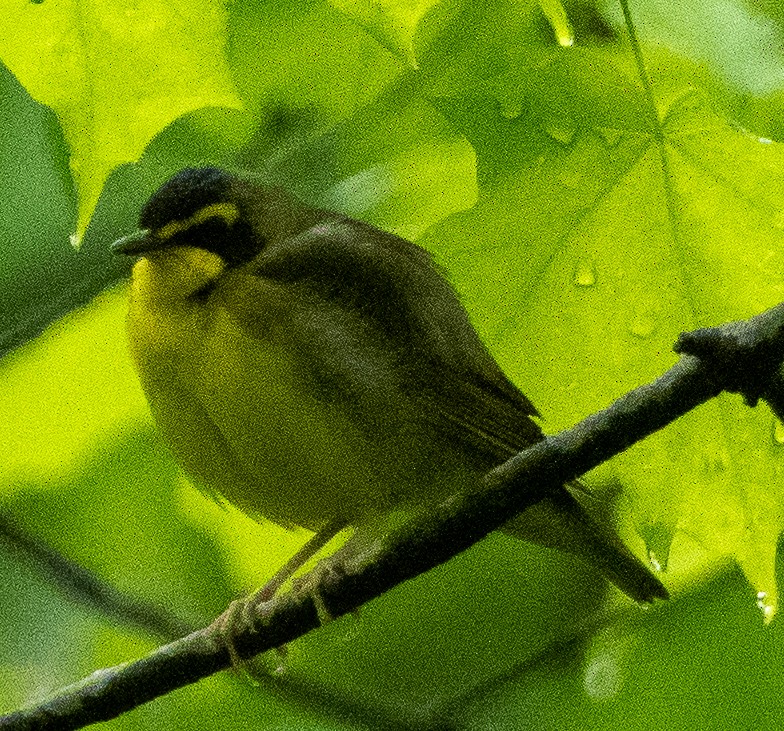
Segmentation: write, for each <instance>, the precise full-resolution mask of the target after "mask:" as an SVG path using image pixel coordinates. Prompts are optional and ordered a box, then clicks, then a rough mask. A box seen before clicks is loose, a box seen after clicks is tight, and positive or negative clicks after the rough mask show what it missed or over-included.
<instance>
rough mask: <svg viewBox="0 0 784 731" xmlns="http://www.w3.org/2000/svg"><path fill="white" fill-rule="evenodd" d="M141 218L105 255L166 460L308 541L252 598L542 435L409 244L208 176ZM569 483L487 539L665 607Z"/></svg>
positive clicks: (191, 173) (176, 184) (178, 188)
mask: <svg viewBox="0 0 784 731" xmlns="http://www.w3.org/2000/svg"><path fill="white" fill-rule="evenodd" d="M140 224H141V230H140V231H138V232H136V233H135V234H132V235H130V236H127V237H125V238H123V239H120V240H119V241H118V242H116V243H115V244H114V246H113V250H114V251H115V252H118V253H123V254H129V255H138V256H140V257H141V258H140V259H139V261H138V262H137V263H136V265H135V267H134V270H133V280H132V287H131V299H130V315H129V321H128V322H129V339H130V347H131V353H132V356H133V359H134V361H135V364H136V367H137V369H138V373H139V378H140V379H141V383H142V386H143V388H144V391H145V393H146V395H147V398H148V400H149V403H150V408H151V410H152V413H153V416H154V418H155V421H156V422H157V424H158V426H159V428H160V430H161V432H162V433H163V435H164V437H165V439H166V440H167V442H168V444H169V446H170V448H171V450H172V453H173V454H174V457H175V458H176V460H177V461H178V462H179V463H180V465H181V466H182V467H183V469H184V470H185V471H186V473H187V474H188V475H189V476H190V477H191V478H192V479H193V481H194V482H195V483H196V485H197V486H199V487H201V488H202V489H204V490H205V491H208V492H210V493H212V494H219V495H220V496H222V497H224V498H225V499H226V500H228V501H230V502H232V503H233V504H235V505H236V506H238V507H239V508H240V509H242V510H243V511H245V512H247V513H248V514H250V515H251V516H254V515H255V516H263V517H264V518H268V519H269V520H272V521H274V522H276V523H279V524H281V525H284V526H303V527H304V528H307V529H309V530H311V531H315V532H316V536H315V537H314V539H313V541H312V542H311V543H310V544H309V545H308V546H306V549H304V550H303V552H302V553H301V554H298V555H297V557H295V558H294V559H293V560H292V561H291V562H289V564H287V566H286V567H285V569H284V570H282V571H281V572H279V575H278V576H277V577H276V578H275V579H274V580H273V582H272V583H271V584H270V585H268V586H267V588H266V591H267V595H269V594H271V593H273V592H274V591H275V589H276V588H277V587H278V586H279V585H280V583H281V582H282V581H283V580H284V579H285V578H286V576H288V575H289V574H290V573H291V572H292V571H293V570H295V569H296V567H297V564H299V563H301V562H302V560H303V559H304V557H305V555H306V554H309V553H313V552H314V551H315V550H316V549H317V548H319V547H320V546H321V545H323V544H324V543H325V542H326V541H327V540H328V539H329V538H330V537H331V536H332V535H334V534H335V533H336V532H338V531H339V530H340V529H342V528H344V527H346V526H353V527H355V528H357V529H362V528H364V527H368V526H372V525H373V523H374V521H377V520H378V519H379V517H381V516H384V515H385V514H387V513H388V512H389V511H392V510H398V509H400V510H406V509H407V508H410V509H423V508H424V509H426V508H427V505H428V504H433V503H435V502H437V501H441V500H443V499H444V498H446V497H448V496H449V495H450V494H454V493H456V492H458V491H462V490H466V489H470V488H471V486H472V485H475V484H476V483H477V480H478V479H479V478H480V477H481V476H482V475H483V474H484V473H485V472H487V470H489V469H491V468H493V467H495V466H496V465H498V464H499V463H501V462H502V461H504V460H506V459H507V458H508V457H510V456H511V455H512V454H514V453H515V452H517V451H520V450H522V449H525V448H526V447H527V446H529V445H531V444H532V443H534V442H536V441H538V440H540V439H542V438H543V435H542V432H541V430H540V428H539V426H538V425H537V424H536V423H535V422H534V421H533V419H532V417H534V416H537V415H538V414H537V411H536V409H535V408H534V406H533V405H532V404H531V402H530V401H529V400H528V399H527V398H526V397H525V396H524V395H523V394H522V393H521V392H520V391H519V390H518V388H517V387H516V386H515V385H514V384H513V383H512V382H511V381H510V380H509V379H508V378H507V377H506V376H505V375H504V374H503V372H502V371H501V369H500V368H499V366H498V365H497V363H496V362H495V360H494V359H493V358H492V356H491V355H490V354H489V352H488V351H487V349H486V348H485V346H484V345H483V344H482V342H481V341H480V339H479V337H478V335H477V334H476V332H475V330H474V328H473V327H472V326H471V323H470V321H469V318H468V315H467V314H466V311H465V309H464V308H463V306H462V305H461V304H460V302H459V300H458V298H457V296H456V294H455V292H454V291H453V289H452V288H451V286H450V285H449V284H448V283H447V281H446V279H445V278H444V277H443V276H442V275H441V273H440V272H439V271H438V269H437V268H436V267H435V265H434V264H433V261H432V260H431V258H430V256H429V255H428V253H427V252H425V251H424V250H423V249H421V248H420V247H418V246H416V245H415V244H413V243H411V242H409V241H406V240H404V239H401V238H399V237H397V236H394V235H392V234H389V233H385V232H384V231H380V230H379V229H376V228H374V227H373V226H370V225H368V224H366V223H362V222H360V221H356V220H353V219H351V218H348V217H346V216H343V215H341V214H339V213H332V212H329V211H325V210H320V209H318V208H313V207H311V206H308V205H305V204H304V203H302V202H300V201H298V200H296V199H295V198H293V197H291V196H290V195H288V194H287V193H285V192H284V191H282V190H280V189H274V188H265V187H261V186H259V185H257V184H255V183H254V182H252V181H250V180H246V179H243V178H241V177H239V176H236V175H233V174H230V173H228V172H225V171H223V170H220V169H217V168H197V169H196V168H194V169H186V170H183V171H181V172H180V173H178V174H176V175H175V176H174V177H172V178H171V179H170V180H169V181H167V182H166V183H164V185H163V186H161V188H159V189H158V190H157V191H156V192H155V193H154V194H153V196H152V197H151V198H150V200H149V201H148V202H147V204H146V205H145V206H144V208H143V210H142V213H141V218H140ZM575 488H577V489H578V490H577V491H578V492H579V491H580V489H579V488H580V486H579V484H577V483H575V484H574V485H571V486H564V487H563V488H562V489H561V490H559V491H558V492H557V493H556V494H553V495H552V496H550V497H548V498H547V499H545V500H543V501H542V502H541V503H539V504H537V505H535V506H533V507H531V508H529V509H527V510H526V511H524V512H523V513H521V514H520V515H519V516H518V517H517V518H515V520H513V521H512V522H511V523H509V524H508V525H507V526H506V528H505V530H506V531H507V532H509V533H512V534H515V535H518V536H520V537H522V538H524V539H527V540H532V541H534V542H537V543H540V544H542V545H546V546H549V547H556V548H560V549H563V550H567V551H571V552H573V553H575V554H577V555H579V556H581V557H583V558H584V559H586V560H587V561H588V562H590V563H592V564H593V565H595V566H596V567H598V568H599V569H600V570H601V571H602V572H603V573H604V575H605V576H606V577H607V578H608V579H609V580H610V581H612V582H614V583H615V584H616V585H617V586H618V587H619V588H620V589H622V590H623V591H624V592H626V593H627V594H628V595H629V596H630V597H632V598H633V599H635V600H637V601H641V602H649V601H652V600H653V599H654V598H656V597H659V598H666V597H667V591H666V589H665V588H664V586H663V585H662V584H661V583H660V581H659V580H658V579H657V578H656V577H655V576H654V575H652V574H651V572H650V571H649V570H648V569H647V568H646V567H645V566H644V565H643V564H642V562H641V561H640V560H639V559H637V558H636V557H635V556H634V555H633V554H632V553H631V551H629V549H628V548H627V547H626V546H625V545H624V544H623V543H622V542H621V541H620V539H619V538H618V537H617V536H616V535H615V534H614V533H613V532H612V531H611V530H610V529H609V528H607V527H606V526H602V525H600V524H598V523H597V522H596V521H594V520H593V519H592V518H591V517H590V516H589V515H588V513H587V512H586V511H585V510H584V509H583V507H582V505H581V504H580V503H579V502H578V501H577V499H576V498H575V496H574V494H573V492H574V490H575ZM583 490H584V488H583ZM586 497H588V496H587V495H586Z"/></svg>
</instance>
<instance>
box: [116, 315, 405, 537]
mask: <svg viewBox="0 0 784 731" xmlns="http://www.w3.org/2000/svg"><path fill="white" fill-rule="evenodd" d="M132 322H133V319H132ZM162 327H166V326H165V325H164V324H163V323H160V322H159V323H158V324H157V325H156V326H155V327H153V328H151V329H150V331H149V334H148V336H145V333H144V332H139V331H138V330H139V328H138V325H137V332H135V333H133V335H132V338H131V341H132V342H133V343H135V348H134V356H135V358H136V361H137V366H138V369H139V372H140V375H141V380H142V384H143V386H144V389H145V391H146V393H147V398H148V401H149V402H150V406H151V410H152V412H153V415H154V417H155V420H156V422H157V424H158V426H159V428H160V429H161V431H162V432H163V434H164V436H165V438H166V439H167V441H168V443H169V445H170V447H171V449H172V452H173V453H174V456H175V458H176V459H177V460H178V462H180V464H181V465H182V467H183V468H184V469H185V471H186V472H187V473H189V474H190V475H191V476H192V477H193V478H195V481H196V483H197V484H199V485H201V486H202V487H204V488H206V489H207V490H208V491H214V492H218V493H219V494H221V495H222V496H223V497H225V498H226V499H227V500H229V501H230V502H232V503H234V504H235V505H237V506H238V507H239V508H241V509H242V510H244V511H246V512H248V513H250V514H252V515H262V516H264V517H266V518H268V519H270V520H273V521H275V522H278V523H280V524H283V525H291V524H293V525H301V526H304V527H306V528H310V529H317V528H318V527H320V526H321V525H323V524H324V523H326V522H327V521H329V520H333V519H336V518H340V519H344V520H345V521H346V522H347V523H356V522H358V520H360V519H362V518H363V517H366V516H367V515H368V514H372V513H374V512H376V511H383V510H387V509H389V508H390V507H393V506H394V505H395V504H397V503H399V502H400V496H401V495H406V494H409V493H410V492H411V488H410V485H409V484H408V481H409V475H408V474H404V473H406V470H394V469H391V470H390V468H389V463H390V460H389V459H388V457H389V455H384V454H381V453H380V452H379V449H378V445H377V444H374V440H373V438H372V437H373V435H372V434H368V433H366V432H363V430H362V429H361V427H360V426H359V425H357V424H355V423H353V422H352V420H351V419H350V418H349V416H348V415H347V414H346V413H345V412H344V411H342V410H341V409H340V408H339V407H338V405H335V404H330V403H325V402H323V401H319V400H318V399H317V398H315V397H314V395H313V394H312V393H309V392H308V390H307V389H305V388H304V387H303V383H302V381H301V378H300V377H299V376H298V373H297V369H296V367H295V366H294V364H293V362H292V357H291V353H290V352H289V349H288V348H287V346H286V345H285V344H283V343H276V342H272V341H264V340H259V339H257V338H251V337H249V336H247V335H245V334H244V333H243V332H242V331H240V330H239V328H237V327H236V326H235V325H234V324H233V323H232V321H231V319H230V318H229V317H228V316H227V315H226V313H225V311H222V310H220V309H217V310H215V311H213V312H212V314H211V316H210V318H208V319H204V318H201V317H200V316H199V315H198V314H195V315H194V318H193V319H192V321H191V324H190V326H188V327H183V320H182V318H180V319H179V320H178V329H177V331H176V332H178V333H179V336H178V340H177V342H172V340H171V339H170V338H167V339H165V340H162V339H161V338H160V337H157V336H156V335H155V333H160V332H161V331H162V330H161V328H162ZM166 331H167V332H169V333H172V332H174V331H173V330H171V329H168V330H166ZM379 467H380V468H379Z"/></svg>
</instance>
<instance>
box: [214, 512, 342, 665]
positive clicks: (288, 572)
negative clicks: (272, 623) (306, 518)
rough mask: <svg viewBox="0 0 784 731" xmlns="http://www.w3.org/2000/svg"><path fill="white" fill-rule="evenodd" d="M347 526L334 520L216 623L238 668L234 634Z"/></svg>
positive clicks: (219, 634) (249, 623) (216, 628)
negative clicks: (255, 590) (262, 584)
mask: <svg viewBox="0 0 784 731" xmlns="http://www.w3.org/2000/svg"><path fill="white" fill-rule="evenodd" d="M345 527H346V523H345V521H342V520H334V521H331V522H330V523H327V525H325V526H324V527H323V528H321V529H320V530H319V531H318V532H317V533H316V534H315V535H314V536H313V537H312V538H311V539H310V540H309V541H308V542H307V543H306V544H305V545H304V546H302V548H300V549H299V551H297V552H296V553H295V554H294V555H293V556H292V557H291V558H290V559H289V560H288V561H286V563H285V564H284V565H283V566H282V567H281V568H280V569H278V571H277V572H276V573H275V575H274V576H273V577H272V578H271V579H270V580H269V581H267V583H266V584H264V586H262V587H261V589H259V590H258V591H257V592H255V593H254V594H252V595H251V596H248V597H245V598H244V599H238V600H236V601H233V602H232V603H231V604H230V605H229V608H228V609H227V610H226V611H225V612H223V614H221V615H220V616H219V617H218V618H217V619H216V620H215V621H214V622H213V623H212V626H213V627H214V628H215V633H216V634H217V636H218V637H220V639H221V640H222V641H223V643H224V644H225V645H226V649H227V650H228V651H229V655H230V656H231V663H232V665H233V666H235V667H238V666H240V665H241V664H242V659H241V658H240V656H239V655H238V653H237V650H236V648H235V646H234V637H235V636H236V635H237V634H238V633H239V632H241V631H242V630H244V629H247V628H252V627H253V617H254V614H255V612H256V611H257V610H258V608H259V606H261V605H262V604H264V603H265V602H268V601H269V600H270V599H272V597H273V596H275V594H276V593H277V591H278V589H280V587H281V586H282V585H283V584H284V583H285V582H286V581H287V580H288V579H289V578H291V576H292V575H293V574H295V573H296V572H297V570H298V569H299V568H300V567H301V566H302V565H303V564H305V563H306V562H307V561H308V560H309V559H311V558H312V557H313V556H315V555H316V554H317V553H318V552H319V551H320V550H321V549H322V548H323V547H324V546H325V545H326V544H327V543H329V542H330V541H331V540H332V539H333V538H334V537H335V536H336V535H337V534H338V533H340V531H342V530H343V529H344V528H345Z"/></svg>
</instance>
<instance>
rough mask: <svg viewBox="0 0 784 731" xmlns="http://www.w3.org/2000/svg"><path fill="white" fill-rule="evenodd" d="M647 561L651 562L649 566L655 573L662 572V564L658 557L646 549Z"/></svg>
mask: <svg viewBox="0 0 784 731" xmlns="http://www.w3.org/2000/svg"><path fill="white" fill-rule="evenodd" d="M648 561H649V562H650V564H651V568H652V569H653V570H654V571H655V572H656V573H657V574H660V573H661V572H662V565H661V563H659V559H658V558H656V554H655V553H654V552H653V551H650V550H649V551H648Z"/></svg>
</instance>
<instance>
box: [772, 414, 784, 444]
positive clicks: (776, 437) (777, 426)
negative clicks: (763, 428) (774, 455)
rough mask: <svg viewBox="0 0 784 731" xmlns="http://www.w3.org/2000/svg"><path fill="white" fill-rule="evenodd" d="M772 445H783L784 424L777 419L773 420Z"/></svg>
mask: <svg viewBox="0 0 784 731" xmlns="http://www.w3.org/2000/svg"><path fill="white" fill-rule="evenodd" d="M772 433H773V443H774V444H779V445H784V424H782V423H781V422H780V421H779V420H778V419H773V430H772Z"/></svg>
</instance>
